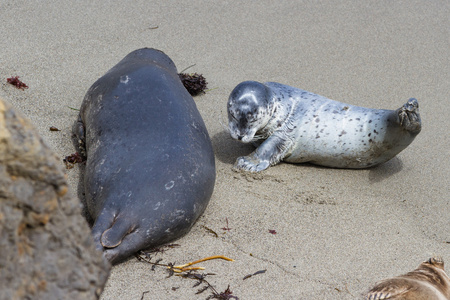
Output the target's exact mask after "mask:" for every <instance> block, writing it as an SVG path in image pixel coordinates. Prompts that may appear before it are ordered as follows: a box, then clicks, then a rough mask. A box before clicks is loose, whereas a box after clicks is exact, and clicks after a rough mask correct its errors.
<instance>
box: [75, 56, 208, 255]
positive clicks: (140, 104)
mask: <svg viewBox="0 0 450 300" xmlns="http://www.w3.org/2000/svg"><path fill="white" fill-rule="evenodd" d="M74 132H75V134H76V136H77V137H78V140H79V142H80V146H81V147H80V148H81V150H85V154H86V157H87V162H86V168H85V170H86V171H85V174H84V188H85V195H86V202H87V208H88V211H89V213H90V215H91V216H92V218H93V219H94V220H95V223H94V225H93V228H92V233H93V236H94V239H95V243H96V245H97V248H99V249H101V250H103V251H104V255H105V256H106V257H107V258H108V259H109V260H110V261H111V262H112V263H117V262H120V261H122V260H124V259H125V258H127V257H128V256H130V255H132V254H134V253H135V252H137V251H139V250H141V249H144V248H148V247H153V246H157V245H160V244H162V243H166V242H168V241H171V240H173V239H176V238H178V237H180V236H182V235H184V234H185V233H187V232H188V231H189V230H190V228H191V227H192V225H193V223H194V222H195V221H196V220H197V218H198V217H199V216H200V215H201V214H202V213H203V211H204V210H205V208H206V206H207V204H208V202H209V199H210V197H211V194H212V192H213V188H214V182H215V162H214V154H213V150H212V145H211V140H210V139H209V136H208V132H207V130H206V128H205V124H204V123H203V120H202V118H201V116H200V113H199V112H198V110H197V107H196V105H195V103H194V100H193V99H192V97H191V96H190V95H189V93H188V92H187V91H186V89H185V88H184V87H183V85H182V83H181V81H180V80H179V78H178V74H177V70H176V67H175V65H174V63H173V62H172V60H171V59H170V58H169V57H168V56H167V55H165V54H164V53H163V52H161V51H158V50H155V49H147V48H145V49H139V50H136V51H133V52H131V53H130V54H128V55H127V56H126V57H125V58H124V59H123V60H122V61H120V62H119V63H118V64H117V65H116V66H114V67H113V68H112V69H111V70H109V71H108V72H107V73H106V74H105V75H104V76H103V77H101V78H100V79H98V80H97V81H96V82H95V83H94V84H93V85H92V87H91V88H90V89H89V90H88V92H87V94H86V96H85V98H84V101H83V103H82V105H81V109H80V115H79V119H78V121H77V122H76V124H75V126H74Z"/></svg>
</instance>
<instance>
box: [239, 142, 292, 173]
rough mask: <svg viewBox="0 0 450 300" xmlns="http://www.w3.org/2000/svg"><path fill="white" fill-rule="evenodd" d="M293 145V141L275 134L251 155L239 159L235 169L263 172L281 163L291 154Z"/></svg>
mask: <svg viewBox="0 0 450 300" xmlns="http://www.w3.org/2000/svg"><path fill="white" fill-rule="evenodd" d="M292 144H293V143H292V141H290V140H287V139H283V138H282V137H280V136H277V135H276V134H273V135H272V136H270V137H269V138H268V139H267V140H265V141H264V142H263V143H262V144H261V145H260V146H259V147H258V148H256V150H255V151H253V152H252V153H251V154H250V155H248V156H241V157H239V158H238V159H237V160H236V163H235V165H234V168H235V169H236V170H239V169H240V170H245V171H249V172H260V171H263V170H265V169H267V168H268V167H270V166H273V165H276V164H277V163H279V162H280V161H281V160H282V159H283V158H284V157H285V156H286V153H288V152H289V149H290V148H291V146H292Z"/></svg>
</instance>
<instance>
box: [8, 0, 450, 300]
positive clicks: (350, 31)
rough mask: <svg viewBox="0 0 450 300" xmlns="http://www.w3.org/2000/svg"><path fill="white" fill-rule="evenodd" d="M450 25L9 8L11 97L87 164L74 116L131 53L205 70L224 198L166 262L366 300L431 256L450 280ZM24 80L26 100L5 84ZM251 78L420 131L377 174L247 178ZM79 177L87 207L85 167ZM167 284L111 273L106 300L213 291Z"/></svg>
mask: <svg viewBox="0 0 450 300" xmlns="http://www.w3.org/2000/svg"><path fill="white" fill-rule="evenodd" d="M449 15H450V3H449V2H448V1H395V2H392V1H385V0H383V1H362V2H361V1H267V0H264V1H248V2H236V1H201V0H191V1H129V2H128V1H103V2H90V1H86V0H82V1H41V2H39V3H31V2H27V1H10V0H3V1H2V2H1V3H0V20H1V22H0V24H1V25H0V28H1V30H0V38H1V40H2V42H3V47H2V51H1V52H0V78H1V85H0V87H1V89H0V97H2V98H3V99H5V100H7V101H8V102H10V103H11V104H12V105H13V106H14V107H15V108H17V109H19V110H20V111H21V112H23V114H24V115H26V116H27V117H28V118H29V119H30V120H31V121H32V122H33V124H34V125H35V126H36V127H37V129H38V131H39V132H40V134H41V135H42V136H43V137H44V139H45V140H46V141H47V143H48V144H49V145H50V146H51V147H52V148H53V149H54V151H55V152H56V153H57V155H58V156H60V157H61V164H63V162H62V159H63V158H64V157H65V156H68V155H70V154H71V153H74V152H75V150H74V147H73V145H72V141H71V139H70V137H71V127H72V124H73V122H74V121H75V120H76V117H77V114H78V112H77V111H76V110H73V109H71V108H77V109H78V108H79V107H80V104H81V102H82V100H83V97H84V95H85V93H86V91H87V90H88V88H89V87H90V86H91V85H92V83H94V81H95V80H96V79H98V78H99V77H100V76H102V75H103V74H104V73H105V72H106V71H107V70H109V69H110V68H111V67H112V66H114V65H115V64H116V63H117V62H118V61H119V60H121V59H122V58H123V57H124V56H125V55H126V54H128V53H129V52H131V51H133V50H135V49H138V48H142V47H151V48H156V49H159V50H162V51H164V52H165V53H166V54H167V55H169V56H170V57H171V58H172V60H173V61H174V62H175V64H176V66H177V68H178V70H179V71H181V70H183V69H185V68H187V67H189V66H191V65H195V66H193V67H191V68H189V69H188V70H187V71H186V72H197V73H201V74H203V75H204V76H205V78H206V79H207V81H208V83H209V84H208V88H209V89H210V90H209V91H208V92H207V93H206V94H204V95H201V96H198V97H195V98H194V100H195V102H196V104H197V107H198V109H199V111H200V113H201V114H202V117H203V119H204V121H205V123H206V126H207V128H208V131H209V135H210V137H211V140H212V143H213V147H214V152H215V157H216V169H217V179H216V185H215V190H214V194H213V196H212V198H211V201H210V204H209V206H208V207H207V209H206V211H205V213H204V214H203V216H202V217H200V219H199V220H198V222H197V223H196V224H195V225H194V227H193V229H192V230H191V232H190V233H189V234H188V235H186V236H184V237H183V238H181V239H179V240H177V241H175V242H174V243H176V244H179V247H175V248H173V249H168V250H166V251H164V252H163V253H158V254H155V255H154V258H155V259H159V258H161V259H162V261H161V263H176V264H183V263H187V262H189V261H194V260H197V259H199V258H203V257H207V256H212V255H225V256H227V257H230V258H232V259H234V260H235V261H234V262H228V261H224V260H213V261H209V262H204V263H201V264H200V265H201V266H203V267H205V268H206V270H205V272H207V273H214V274H215V275H208V276H207V277H206V280H207V281H208V282H209V283H210V284H211V285H212V286H213V287H214V288H215V289H216V290H217V292H224V291H225V290H226V289H227V287H228V286H229V289H230V290H231V291H232V295H233V296H236V297H238V298H239V299H358V298H361V295H362V294H363V293H364V292H365V291H367V290H368V289H369V288H370V287H371V285H373V284H374V283H375V282H376V281H378V280H380V279H383V278H386V277H391V276H394V275H399V274H401V273H405V272H407V271H410V270H412V269H414V268H416V267H417V265H419V264H420V263H421V262H422V261H424V260H426V259H428V258H429V257H430V256H432V255H441V256H442V257H443V258H444V260H445V261H446V262H447V265H446V270H447V271H448V270H449V266H450V234H449V230H450V156H449V150H448V149H449V148H450V138H449V134H448V128H449V126H450V121H449V113H448V111H447V109H448V108H447V107H446V105H448V104H449V102H448V96H449V93H448V91H449V87H450V76H449V75H450V59H449V57H450V56H449V49H450V34H449V28H450V19H449V18H448V16H449ZM11 76H20V79H21V80H23V82H25V83H26V84H27V85H28V86H29V88H28V89H25V90H23V91H22V90H19V89H16V88H15V87H14V86H12V85H10V84H8V83H7V82H6V78H8V77H11ZM244 80H257V81H262V82H264V81H276V82H280V83H284V84H288V85H291V86H294V87H298V88H301V89H304V90H308V91H311V92H314V93H317V94H319V95H323V96H326V97H328V98H331V99H334V100H338V101H342V102H346V103H350V104H354V105H358V106H365V107H371V108H383V109H397V108H399V107H400V106H401V105H403V104H404V103H405V102H406V101H407V100H408V99H409V98H411V97H414V98H417V99H418V100H419V103H420V113H421V117H422V122H423V129H422V132H421V133H420V134H419V135H418V136H417V138H416V139H415V140H414V142H413V143H412V144H411V145H410V146H409V147H408V148H407V149H405V150H404V151H403V152H401V153H400V154H399V155H398V156H397V157H395V158H394V159H392V160H390V161H389V162H387V163H385V164H383V165H380V166H378V167H375V168H371V169H365V170H344V169H330V168H324V167H317V166H313V165H309V164H301V165H300V164H297V165H294V164H287V163H280V164H279V165H276V166H274V167H270V168H269V169H268V170H266V171H264V172H262V173H260V174H245V173H237V172H234V171H233V170H232V166H233V163H234V162H235V160H236V158H237V157H238V156H242V155H247V154H249V153H250V152H251V151H253V149H254V148H253V146H251V145H245V144H241V143H238V142H236V141H233V140H232V139H231V137H230V135H229V134H228V133H227V131H226V129H225V128H224V125H223V124H226V123H227V114H226V101H227V99H228V96H229V94H230V92H231V90H232V89H233V88H234V87H235V86H236V85H237V84H238V83H240V82H241V81H244ZM51 126H55V127H57V128H59V129H60V130H61V131H57V132H54V131H50V130H49V127H51ZM66 172H67V178H68V181H69V183H70V187H71V189H72V190H71V192H72V193H73V195H76V194H77V186H78V178H79V169H78V167H77V166H75V168H73V169H70V170H66ZM227 221H228V225H227ZM224 228H225V229H224ZM269 230H275V231H276V234H273V233H274V232H273V231H272V233H271V232H269ZM213 232H214V233H215V234H217V236H216V235H215V234H214V233H213ZM261 270H266V271H265V272H264V273H260V274H256V275H254V276H252V277H250V278H247V279H245V280H244V279H243V278H244V277H245V276H246V275H249V274H253V273H255V272H257V271H261ZM167 275H168V273H167V271H166V270H165V269H164V268H163V267H156V268H155V270H154V271H153V270H152V266H151V265H150V264H147V263H145V262H141V261H138V260H137V259H135V258H132V259H130V260H128V261H127V262H125V263H122V264H119V265H117V266H115V267H114V268H113V270H112V272H111V275H110V278H109V280H108V282H107V285H106V287H105V290H104V292H103V294H102V297H101V299H102V300H108V299H135V300H139V299H206V298H207V297H208V296H209V295H211V290H206V291H205V292H203V293H201V294H196V292H197V290H198V289H199V288H201V287H202V286H204V284H202V285H200V286H199V287H193V285H194V284H195V282H196V281H195V280H192V279H185V278H181V277H178V276H172V277H169V278H168V277H167Z"/></svg>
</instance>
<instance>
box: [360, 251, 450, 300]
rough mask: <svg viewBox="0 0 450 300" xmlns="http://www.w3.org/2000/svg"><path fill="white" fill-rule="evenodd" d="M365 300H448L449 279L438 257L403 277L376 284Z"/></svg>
mask: <svg viewBox="0 0 450 300" xmlns="http://www.w3.org/2000/svg"><path fill="white" fill-rule="evenodd" d="M366 299H367V300H381V299H384V300H448V299H450V278H449V277H448V275H447V274H446V273H445V271H444V261H443V260H442V258H440V257H434V258H430V259H429V260H427V261H425V262H423V263H421V264H420V265H419V266H418V267H417V269H415V270H414V271H412V272H409V273H406V274H405V275H401V276H397V277H394V278H389V279H385V280H382V281H380V282H378V283H377V284H376V285H375V286H374V287H373V288H372V289H371V290H370V291H369V292H368V294H367V296H366Z"/></svg>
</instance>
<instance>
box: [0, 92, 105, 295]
mask: <svg viewBox="0 0 450 300" xmlns="http://www.w3.org/2000/svg"><path fill="white" fill-rule="evenodd" d="M109 271H110V265H109V263H108V262H106V261H105V260H104V259H103V257H102V255H101V253H100V252H97V251H96V250H95V249H94V247H93V241H92V237H91V233H90V229H89V226H88V225H87V223H86V221H85V220H84V219H83V217H82V216H81V207H80V202H79V200H78V199H76V198H73V197H71V196H69V193H68V186H67V182H66V179H65V177H64V173H63V170H62V163H61V162H60V161H58V158H57V157H56V155H55V154H54V153H53V152H52V151H51V149H50V148H49V147H48V146H47V145H46V143H45V142H44V141H43V140H42V138H41V137H40V136H39V135H38V133H37V131H36V130H35V129H34V128H33V126H32V125H31V124H30V122H29V121H27V120H26V119H24V118H23V117H22V116H21V115H20V114H19V113H17V112H16V111H15V110H14V109H13V108H11V106H10V105H9V104H7V103H5V102H4V101H2V99H0V299H98V297H99V295H100V293H101V292H102V290H103V286H104V284H105V282H106V280H107V278H108V275H109Z"/></svg>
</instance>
